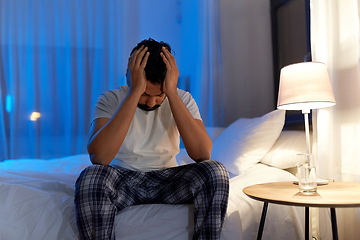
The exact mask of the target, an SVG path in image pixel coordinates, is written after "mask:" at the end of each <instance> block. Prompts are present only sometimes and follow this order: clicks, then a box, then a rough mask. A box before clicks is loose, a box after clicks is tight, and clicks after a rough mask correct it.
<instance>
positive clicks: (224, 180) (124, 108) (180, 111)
mask: <svg viewBox="0 0 360 240" xmlns="http://www.w3.org/2000/svg"><path fill="white" fill-rule="evenodd" d="M178 76H179V71H178V68H177V65H176V61H175V58H174V57H173V55H172V54H171V48H170V46H169V45H168V44H166V43H163V42H160V43H159V42H157V41H155V40H153V39H149V40H144V41H142V42H140V43H139V44H138V45H137V46H136V47H135V48H134V49H133V51H132V53H131V56H130V58H129V63H128V71H127V85H125V86H121V87H119V88H117V89H115V90H112V91H108V92H105V93H103V94H102V95H101V96H100V97H99V99H98V102H97V103H96V106H95V113H94V120H93V122H92V129H91V132H90V140H89V143H88V152H89V155H90V159H91V162H92V163H93V164H94V165H92V166H90V167H88V168H86V169H85V170H84V171H83V172H82V173H81V174H80V176H79V178H78V180H77V182H76V193H75V205H76V216H77V224H78V229H79V233H80V238H81V239H115V231H114V229H113V223H114V217H115V214H116V213H117V212H119V211H121V210H122V209H124V208H126V207H128V206H131V205H138V204H188V203H194V209H195V210H194V224H195V227H194V235H193V239H206V240H211V239H220V232H221V229H222V225H223V221H224V217H225V213H226V208H227V201H228V191H229V177H228V173H227V171H226V169H225V168H224V166H223V165H222V164H220V163H218V162H216V161H211V160H208V159H210V153H211V149H212V142H211V139H210V137H209V136H208V134H207V132H206V129H205V127H204V125H203V123H202V120H201V117H200V113H199V110H198V107H197V105H196V103H195V101H194V99H193V98H192V97H191V95H190V93H188V92H185V91H182V90H180V89H178V88H177V80H178ZM179 135H180V136H181V138H182V140H183V143H184V146H185V148H186V151H187V153H188V155H189V156H190V157H191V158H192V159H193V160H194V161H195V162H196V163H194V164H189V165H185V166H180V167H177V163H176V158H175V156H176V154H177V153H178V152H179V143H180V138H179Z"/></svg>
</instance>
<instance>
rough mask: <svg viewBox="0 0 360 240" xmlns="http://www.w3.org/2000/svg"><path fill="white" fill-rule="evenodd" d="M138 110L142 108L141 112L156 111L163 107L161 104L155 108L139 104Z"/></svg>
mask: <svg viewBox="0 0 360 240" xmlns="http://www.w3.org/2000/svg"><path fill="white" fill-rule="evenodd" d="M137 106H138V108H140V109H141V110H144V111H154V110H155V109H158V108H159V107H160V106H161V105H160V104H157V105H154V106H153V107H149V106H148V105H146V104H140V103H138V105H137Z"/></svg>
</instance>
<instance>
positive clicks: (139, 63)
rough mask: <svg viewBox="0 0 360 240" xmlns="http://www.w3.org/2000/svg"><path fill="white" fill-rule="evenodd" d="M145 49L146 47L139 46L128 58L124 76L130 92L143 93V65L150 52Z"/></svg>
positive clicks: (144, 85) (144, 88)
mask: <svg viewBox="0 0 360 240" xmlns="http://www.w3.org/2000/svg"><path fill="white" fill-rule="evenodd" d="M147 50H148V48H147V47H144V46H141V47H140V48H139V49H138V50H136V51H134V52H133V53H132V54H131V56H130V58H129V63H128V68H127V73H126V78H127V80H128V83H130V86H129V87H130V91H131V92H137V93H139V94H143V93H144V92H145V90H146V75H145V66H146V63H147V60H148V58H149V55H150V52H147ZM144 55H145V57H144ZM143 58H144V59H143Z"/></svg>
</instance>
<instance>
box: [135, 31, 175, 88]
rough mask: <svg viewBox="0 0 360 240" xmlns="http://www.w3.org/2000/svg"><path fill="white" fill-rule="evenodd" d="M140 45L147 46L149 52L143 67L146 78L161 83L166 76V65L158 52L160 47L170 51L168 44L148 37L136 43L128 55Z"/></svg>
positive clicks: (154, 82)
mask: <svg viewBox="0 0 360 240" xmlns="http://www.w3.org/2000/svg"><path fill="white" fill-rule="evenodd" d="M141 46H145V47H148V52H150V55H149V58H148V60H147V63H146V67H145V75H146V80H148V81H150V82H151V83H153V84H160V85H162V84H163V82H164V79H165V76H166V65H165V63H164V61H163V59H162V58H161V56H160V52H162V50H161V48H162V47H165V48H167V50H169V52H171V48H170V45H169V44H167V43H164V42H162V41H161V42H157V41H155V40H154V39H151V38H149V39H147V40H143V41H141V42H140V43H138V45H137V46H136V47H135V48H134V49H133V50H132V51H131V53H130V56H131V54H132V53H133V52H134V51H136V50H137V49H139V48H140V47H141Z"/></svg>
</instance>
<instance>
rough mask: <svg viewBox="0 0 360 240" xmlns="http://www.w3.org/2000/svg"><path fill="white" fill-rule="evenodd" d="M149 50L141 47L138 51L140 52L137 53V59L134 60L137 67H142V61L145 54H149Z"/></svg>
mask: <svg viewBox="0 0 360 240" xmlns="http://www.w3.org/2000/svg"><path fill="white" fill-rule="evenodd" d="M147 50H148V47H144V46H141V47H140V48H139V50H138V52H137V53H136V56H135V57H136V59H134V63H135V65H136V66H140V65H141V61H142V59H143V57H144V55H145V53H146V52H147Z"/></svg>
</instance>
